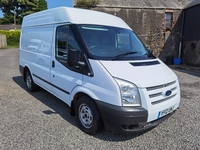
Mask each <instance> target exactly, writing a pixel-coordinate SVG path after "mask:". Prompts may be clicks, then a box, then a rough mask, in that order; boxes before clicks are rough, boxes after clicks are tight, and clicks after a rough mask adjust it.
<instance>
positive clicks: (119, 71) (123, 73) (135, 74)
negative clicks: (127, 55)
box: [100, 58, 177, 88]
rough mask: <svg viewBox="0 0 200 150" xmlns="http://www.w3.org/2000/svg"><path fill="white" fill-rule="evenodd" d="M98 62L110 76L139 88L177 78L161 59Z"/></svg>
mask: <svg viewBox="0 0 200 150" xmlns="http://www.w3.org/2000/svg"><path fill="white" fill-rule="evenodd" d="M100 63H101V64H102V65H103V66H104V67H105V69H106V70H107V71H108V72H109V73H110V74H111V76H113V77H116V78H120V79H123V80H126V81H129V82H132V83H134V84H135V85H137V87H139V88H146V87H151V86H156V85H162V84H166V83H169V82H172V81H175V80H176V79H177V77H176V75H175V73H174V72H173V71H172V70H171V69H170V68H169V67H167V66H166V65H165V64H164V63H163V62H162V61H161V60H159V59H158V58H157V59H153V60H151V61H150V60H148V61H104V60H101V61H100Z"/></svg>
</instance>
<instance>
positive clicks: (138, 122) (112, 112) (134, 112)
mask: <svg viewBox="0 0 200 150" xmlns="http://www.w3.org/2000/svg"><path fill="white" fill-rule="evenodd" d="M95 102H96V104H97V106H98V108H99V111H100V114H101V117H102V120H103V122H104V126H105V129H106V130H107V131H111V132H116V133H137V132H142V131H144V130H148V129H152V128H154V127H156V126H157V125H158V124H160V123H161V122H162V121H164V120H165V119H167V118H168V117H169V116H170V115H171V114H172V113H171V114H169V115H167V116H165V117H162V118H160V119H158V120H155V121H152V122H150V123H147V117H148V111H147V110H146V109H144V108H143V107H120V106H115V105H111V104H108V103H105V102H101V101H98V100H96V101H95Z"/></svg>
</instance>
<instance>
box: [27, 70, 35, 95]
mask: <svg viewBox="0 0 200 150" xmlns="http://www.w3.org/2000/svg"><path fill="white" fill-rule="evenodd" d="M25 82H26V87H27V89H28V90H29V91H30V92H34V91H36V89H37V85H36V84H35V83H34V81H33V79H32V77H31V73H30V71H28V70H27V71H26V73H25Z"/></svg>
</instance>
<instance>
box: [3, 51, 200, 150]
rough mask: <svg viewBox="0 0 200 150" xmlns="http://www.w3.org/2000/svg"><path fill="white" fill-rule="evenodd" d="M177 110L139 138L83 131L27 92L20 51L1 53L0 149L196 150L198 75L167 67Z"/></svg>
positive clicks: (65, 110)
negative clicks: (177, 92) (174, 80)
mask: <svg viewBox="0 0 200 150" xmlns="http://www.w3.org/2000/svg"><path fill="white" fill-rule="evenodd" d="M170 68H172V69H173V71H174V72H175V73H176V74H177V76H178V78H179V81H180V87H181V97H182V101H181V105H180V108H179V109H178V110H177V111H175V112H174V113H173V115H172V116H171V117H169V118H168V119H167V120H165V121H164V122H162V123H161V124H160V125H158V126H157V127H155V128H153V129H151V130H148V131H145V132H142V133H138V134H128V135H124V134H116V133H110V132H107V131H104V130H103V131H101V132H99V133H97V134H96V135H93V136H90V135H87V134H85V133H84V132H82V131H81V130H80V129H79V128H78V127H77V123H76V121H75V117H71V116H70V114H69V110H70V109H69V107H68V106H67V105H66V104H65V103H63V102H62V101H60V100H59V99H57V98H56V97H54V96H53V95H51V94H49V93H48V92H46V91H45V90H42V89H40V90H39V91H37V92H34V93H29V92H27V90H26V87H25V83H24V82H23V79H22V76H21V74H20V73H19V65H18V49H7V50H0V150H47V149H48V150H68V149H70V150H71V149H81V150H82V149H83V150H89V149H104V150H106V149H109V150H110V149H111V150H118V149H121V150H122V149H126V150H128V149H130V150H133V149H139V150H151V149H152V150H165V149H176V150H199V149H200V142H199V141H200V70H199V68H196V69H194V68H191V67H188V66H186V67H184V66H183V65H181V66H170Z"/></svg>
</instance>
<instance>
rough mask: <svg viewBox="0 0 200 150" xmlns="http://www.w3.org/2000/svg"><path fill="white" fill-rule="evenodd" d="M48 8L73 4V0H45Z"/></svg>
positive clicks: (0, 16)
mask: <svg viewBox="0 0 200 150" xmlns="http://www.w3.org/2000/svg"><path fill="white" fill-rule="evenodd" d="M46 2H47V6H48V9H50V8H55V7H59V6H68V7H72V6H73V0H46ZM2 17H3V15H2V12H1V11H0V18H2Z"/></svg>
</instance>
